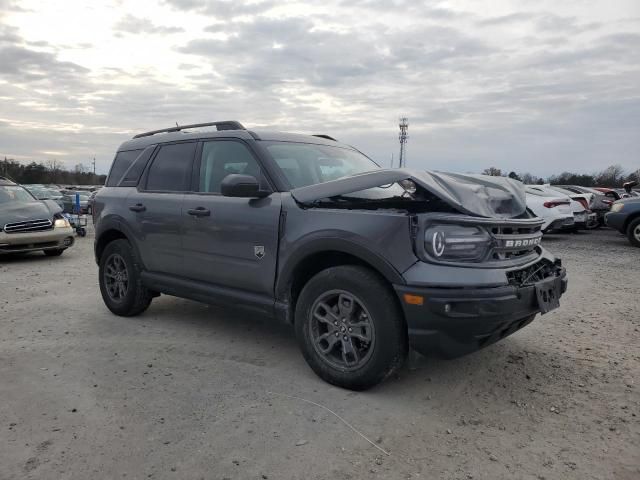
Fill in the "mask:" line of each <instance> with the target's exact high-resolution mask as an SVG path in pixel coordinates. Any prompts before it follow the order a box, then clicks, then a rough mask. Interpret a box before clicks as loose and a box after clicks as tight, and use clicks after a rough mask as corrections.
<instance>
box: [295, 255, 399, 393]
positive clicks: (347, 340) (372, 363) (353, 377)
mask: <svg viewBox="0 0 640 480" xmlns="http://www.w3.org/2000/svg"><path fill="white" fill-rule="evenodd" d="M295 326H296V336H297V338H298V343H299V345H300V348H301V350H302V354H303V355H304V358H305V360H306V361H307V363H308V364H309V366H310V367H311V368H312V369H313V371H314V372H315V373H316V374H317V375H318V376H319V377H320V378H322V379H323V380H325V381H326V382H328V383H331V384H333V385H337V386H339V387H343V388H348V389H350V390H366V389H368V388H371V387H373V386H374V385H376V384H378V383H380V382H382V381H383V380H384V379H385V378H387V377H388V376H389V375H391V374H392V373H393V372H395V371H396V370H397V369H398V368H399V367H400V366H401V365H402V364H403V363H404V360H405V358H406V356H407V351H408V341H407V330H406V326H405V324H404V320H403V317H402V314H401V312H400V308H399V306H398V304H397V300H396V298H395V296H394V293H393V291H391V289H390V288H389V286H388V285H387V284H386V283H385V282H384V281H383V280H382V279H381V278H380V277H379V276H378V275H377V274H375V273H374V272H372V271H371V270H369V269H366V268H363V267H359V266H352V265H345V266H340V267H332V268H328V269H326V270H323V271H322V272H320V273H318V274H316V275H315V276H314V277H313V278H311V280H309V281H308V282H307V284H306V285H305V286H304V288H303V289H302V292H301V293H300V296H299V298H298V301H297V304H296V313H295Z"/></svg>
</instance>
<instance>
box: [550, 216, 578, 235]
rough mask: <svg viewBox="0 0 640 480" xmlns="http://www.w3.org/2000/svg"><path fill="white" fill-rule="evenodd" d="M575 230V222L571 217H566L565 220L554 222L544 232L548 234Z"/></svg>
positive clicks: (560, 219)
mask: <svg viewBox="0 0 640 480" xmlns="http://www.w3.org/2000/svg"><path fill="white" fill-rule="evenodd" d="M573 228H575V220H574V218H573V217H572V216H571V217H564V218H559V219H557V220H554V221H553V222H551V223H550V224H549V225H548V226H547V228H545V229H544V230H543V231H544V232H545V233H546V232H551V231H559V230H571V229H573Z"/></svg>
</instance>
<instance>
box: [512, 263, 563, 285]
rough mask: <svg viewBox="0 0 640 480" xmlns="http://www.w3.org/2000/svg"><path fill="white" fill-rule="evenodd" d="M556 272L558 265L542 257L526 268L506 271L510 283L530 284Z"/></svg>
mask: <svg viewBox="0 0 640 480" xmlns="http://www.w3.org/2000/svg"><path fill="white" fill-rule="evenodd" d="M557 274H558V267H557V266H556V265H555V264H553V263H551V262H550V261H549V260H546V259H542V260H540V261H539V262H536V263H534V264H533V265H530V266H528V267H526V268H522V269H520V270H512V271H510V272H507V279H508V280H509V283H510V284H511V285H517V286H523V285H532V284H534V283H536V282H539V281H541V280H544V279H545V278H548V277H551V276H554V275H557Z"/></svg>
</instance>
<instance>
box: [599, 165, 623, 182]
mask: <svg viewBox="0 0 640 480" xmlns="http://www.w3.org/2000/svg"><path fill="white" fill-rule="evenodd" d="M623 179H624V169H623V168H622V167H621V166H620V165H611V166H609V167H607V168H605V169H604V170H603V171H602V172H600V173H598V174H597V175H596V179H595V180H596V183H597V184H598V185H600V186H603V187H619V186H620V185H621V184H622V181H623Z"/></svg>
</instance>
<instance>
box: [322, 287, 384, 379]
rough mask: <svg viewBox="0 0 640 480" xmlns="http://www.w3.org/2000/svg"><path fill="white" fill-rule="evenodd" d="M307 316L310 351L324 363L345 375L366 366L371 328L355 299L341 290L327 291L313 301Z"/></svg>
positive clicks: (357, 300) (370, 322) (365, 310)
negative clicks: (346, 372) (312, 349)
mask: <svg viewBox="0 0 640 480" xmlns="http://www.w3.org/2000/svg"><path fill="white" fill-rule="evenodd" d="M311 312H312V317H311V319H310V331H311V337H312V340H313V347H314V349H315V350H316V352H318V354H319V355H320V357H321V358H322V359H323V360H324V361H326V362H327V363H329V364H330V365H331V366H333V367H336V368H339V369H341V370H347V371H348V370H355V369H357V368H359V367H361V366H362V365H364V364H365V363H367V361H368V360H369V358H370V357H371V353H372V351H373V348H372V345H373V344H374V342H375V328H374V325H373V322H372V321H371V316H370V314H369V312H368V311H367V309H366V307H365V306H364V304H363V303H362V301H361V300H360V299H359V298H358V297H356V296H355V295H353V294H351V293H349V292H347V291H345V290H331V291H328V292H325V293H323V294H322V295H320V296H319V297H318V298H317V299H316V301H315V302H314V304H313V307H312V309H311Z"/></svg>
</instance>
